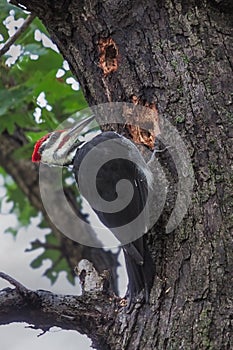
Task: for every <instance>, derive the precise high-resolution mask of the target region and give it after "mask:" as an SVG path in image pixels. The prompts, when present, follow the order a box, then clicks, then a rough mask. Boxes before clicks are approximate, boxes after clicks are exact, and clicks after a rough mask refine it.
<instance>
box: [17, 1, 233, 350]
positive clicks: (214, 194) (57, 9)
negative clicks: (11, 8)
mask: <svg viewBox="0 0 233 350" xmlns="http://www.w3.org/2000/svg"><path fill="white" fill-rule="evenodd" d="M12 2H13V3H14V4H18V5H19V4H22V5H24V6H26V7H27V9H28V10H29V11H32V12H34V13H35V14H36V15H38V16H39V18H40V19H41V20H42V22H43V23H44V24H45V26H46V28H47V29H48V31H49V33H50V34H51V37H52V39H53V40H54V42H55V43H56V44H57V46H58V48H59V50H60V51H61V53H62V54H63V56H64V58H65V59H66V60H67V61H68V62H69V64H70V67H71V69H72V71H73V73H74V75H75V76H76V77H77V79H78V81H79V82H80V84H81V86H82V89H83V91H84V94H85V96H86V98H87V101H88V102H89V104H90V105H93V104H99V103H103V102H117V101H124V102H133V101H135V99H137V101H138V103H139V104H141V105H143V106H151V105H155V106H156V108H157V109H158V112H159V116H161V117H163V118H165V119H166V120H169V121H170V122H171V123H172V124H173V126H175V127H176V128H177V129H178V130H179V133H180V135H181V137H182V139H183V140H184V142H185V144H186V146H187V148H188V150H189V153H190V156H191V157H192V164H193V167H194V171H195V185H194V191H193V196H192V203H191V205H190V207H189V211H188V215H186V217H185V219H184V220H183V221H182V223H181V224H180V225H179V227H178V228H177V229H176V230H175V231H173V232H172V233H170V234H167V235H166V234H161V233H163V232H164V227H165V225H166V223H165V217H164V218H163V219H162V220H160V222H159V223H157V224H156V226H155V227H154V230H152V233H151V234H150V235H149V236H148V240H149V244H150V249H151V252H152V255H153V258H154V263H155V266H156V276H155V281H154V287H153V289H152V293H151V300H150V304H149V305H141V304H140V305H139V304H137V305H134V307H133V308H132V309H131V310H128V311H125V310H124V309H122V310H121V311H119V312H117V313H116V315H115V319H114V320H113V323H112V325H111V327H108V332H105V333H104V332H102V333H101V336H102V337H103V340H104V341H103V343H102V344H105V345H102V347H101V346H99V349H108V348H110V349H132V350H135V349H138V350H140V349H144V350H147V349H169V350H170V349H175V350H176V349H216V350H218V349H232V348H233V341H232V328H231V327H232V324H231V322H232V308H233V305H232V304H233V300H232V290H233V284H232V260H233V253H232V231H231V230H232V221H231V215H232V197H231V196H232V187H231V184H232V183H231V180H232V178H231V175H230V171H231V164H230V163H231V162H230V160H231V159H232V148H231V144H230V142H231V141H232V136H233V135H232V129H231V126H232V94H231V93H230V86H232V77H233V74H232V67H233V62H232V57H233V52H232V47H233V42H232V20H233V9H232V5H231V4H230V2H229V1H220V2H219V1H207V0H205V1H203V2H199V1H192V0H191V1H189V2H188V1H175V2H174V1H171V0H167V1H144V2H141V1H138V0H136V1H129V0H123V1H119V0H118V1H109V0H106V1H98V0H91V1H89V0H88V1H86V0H83V1H75V0H70V1H49V0H40V1H38V0H31V1H29V0H20V2H18V1H17V0H14V1H12ZM158 230H159V232H158ZM111 315H112V313H111ZM99 327H100V328H101V323H100V324H99ZM102 327H104V325H102ZM90 336H91V335H90ZM93 338H94V335H93Z"/></svg>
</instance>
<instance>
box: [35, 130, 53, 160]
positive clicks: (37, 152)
mask: <svg viewBox="0 0 233 350" xmlns="http://www.w3.org/2000/svg"><path fill="white" fill-rule="evenodd" d="M49 135H50V134H47V135H44V136H43V137H41V139H39V140H38V141H37V143H36V144H35V146H34V151H33V153H32V162H33V163H38V162H39V161H40V160H41V155H40V152H39V149H40V146H41V145H42V143H43V142H44V141H45V140H47V138H48V137H49Z"/></svg>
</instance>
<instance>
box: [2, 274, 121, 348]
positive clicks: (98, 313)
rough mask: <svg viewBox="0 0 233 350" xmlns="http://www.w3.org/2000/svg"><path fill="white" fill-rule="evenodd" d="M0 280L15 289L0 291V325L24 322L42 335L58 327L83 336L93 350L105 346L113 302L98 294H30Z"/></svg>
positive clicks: (32, 292)
mask: <svg viewBox="0 0 233 350" xmlns="http://www.w3.org/2000/svg"><path fill="white" fill-rule="evenodd" d="M0 277H2V278H4V279H5V280H7V281H9V282H10V283H11V284H13V285H14V286H15V287H16V288H14V289H11V288H5V289H3V290H1V291H0V310H1V312H0V325H3V324H9V323H11V322H27V323H29V324H32V325H33V326H31V327H32V328H34V329H42V330H43V331H44V332H46V331H48V330H49V329H50V328H51V327H53V326H58V327H61V328H62V329H72V330H76V331H78V332H80V333H82V334H87V335H88V336H90V337H91V339H92V340H93V343H94V345H95V346H98V345H100V344H101V345H102V346H103V344H104V343H105V341H106V338H107V334H106V329H108V327H109V326H110V324H111V323H112V322H113V321H114V318H115V315H116V313H115V311H114V310H115V308H116V306H117V305H116V302H115V299H111V298H109V297H108V296H107V295H105V294H103V293H100V292H98V293H97V292H92V293H85V294H84V295H82V296H74V295H66V296H64V295H59V294H53V293H51V292H49V291H45V290H37V291H32V290H29V289H27V288H26V287H24V286H22V284H21V283H20V282H18V281H16V280H15V279H14V278H12V277H10V276H8V275H6V274H5V273H3V272H1V273H0ZM22 292H23V293H22ZM104 349H107V347H104Z"/></svg>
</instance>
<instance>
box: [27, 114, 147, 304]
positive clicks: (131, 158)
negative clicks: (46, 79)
mask: <svg viewBox="0 0 233 350" xmlns="http://www.w3.org/2000/svg"><path fill="white" fill-rule="evenodd" d="M93 119H94V117H93V116H92V117H89V118H87V119H85V120H83V121H81V122H80V123H79V124H78V125H76V126H75V127H73V128H71V129H65V130H59V131H54V132H51V133H49V134H47V135H45V136H43V137H42V138H41V139H40V140H38V141H37V143H36V144H35V147H34V152H33V154H32V161H33V162H42V163H44V164H47V165H49V166H69V165H73V173H74V176H75V179H76V182H77V184H78V185H79V184H80V179H81V180H82V182H83V183H84V186H85V191H84V192H85V193H81V194H83V196H84V197H86V193H88V188H89V186H88V174H80V166H81V164H82V161H83V160H84V159H85V157H86V156H87V155H88V154H89V152H90V151H93V150H94V149H95V150H96V151H97V155H95V156H94V157H96V158H98V157H99V158H101V157H103V159H105V157H106V156H107V158H108V159H110V160H109V161H107V162H106V163H105V164H104V165H103V166H102V168H101V169H100V170H99V171H98V172H97V175H96V188H97V190H98V193H99V195H100V196H101V197H102V198H103V199H104V200H105V201H109V203H111V201H114V200H115V199H116V198H117V197H118V193H117V183H118V182H119V181H120V180H122V179H126V180H128V181H130V183H131V185H132V187H133V196H132V200H131V202H130V203H129V204H128V205H127V206H126V207H125V208H124V209H122V210H120V211H118V212H116V213H114V212H105V211H104V210H101V209H99V208H97V209H96V206H95V205H93V203H92V196H93V194H90V193H89V196H88V198H86V199H87V200H88V201H89V204H90V205H91V206H92V207H93V210H94V211H95V212H96V214H97V216H98V217H99V219H100V221H101V222H102V223H103V224H104V225H105V226H106V227H108V228H109V229H110V231H112V232H113V234H114V235H115V236H116V237H117V238H118V239H119V241H121V243H122V248H123V251H124V256H125V263H126V268H127V274H128V280H129V282H128V290H127V297H128V298H129V300H130V302H131V301H132V299H133V298H135V297H136V296H137V295H138V294H139V293H140V292H141V291H142V290H144V297H145V299H146V301H147V302H148V299H149V292H150V289H151V287H152V283H153V271H154V268H153V261H152V258H151V256H150V253H149V250H148V247H147V244H146V241H145V235H144V233H146V232H147V230H148V223H147V222H146V221H147V219H146V218H145V217H146V216H142V217H141V219H140V223H139V229H140V230H142V231H141V234H140V235H138V234H137V233H136V232H135V236H133V234H134V232H132V230H135V231H137V230H138V228H135V226H132V227H131V228H130V226H129V227H128V226H127V222H130V221H133V220H134V219H135V218H136V217H137V216H138V215H139V214H140V213H141V212H142V211H143V208H144V206H145V203H146V200H147V195H148V191H149V190H150V187H151V186H152V178H153V177H152V173H151V172H150V170H149V168H148V166H147V164H146V162H145V161H144V159H143V157H142V155H141V154H140V152H139V151H138V149H137V147H136V146H135V145H134V144H133V143H132V142H131V141H130V140H128V139H127V138H125V137H123V136H121V135H119V134H117V133H116V132H112V131H107V132H103V133H101V134H99V135H97V136H95V137H94V138H93V139H92V140H91V141H88V142H80V141H79V140H78V137H79V135H80V133H81V131H82V129H83V128H84V127H85V126H87V125H88V124H89V123H90V122H91V121H92V120H93ZM105 141H111V142H114V141H117V142H118V144H120V145H121V147H122V150H123V157H122V152H120V153H121V154H120V155H119V157H116V156H115V155H114V156H113V158H115V159H112V160H111V154H110V153H111V147H108V146H109V144H108V143H106V146H105V147H104V148H103V147H102V148H101V149H100V150H99V151H98V147H99V146H100V145H101V144H103V142H105ZM113 148H115V147H114V146H113ZM98 152H99V153H98ZM123 158H124V159H123ZM85 178H86V183H85ZM79 188H80V186H79ZM86 190H87V191H86ZM81 192H82V191H81ZM119 199H120V198H119ZM97 201H98V200H97ZM95 202H96V198H95ZM124 225H126V226H124ZM121 227H126V232H125V231H124V230H123V235H124V234H125V235H127V234H129V235H131V236H130V237H134V239H131V238H130V239H129V240H127V238H126V239H122V237H123V235H122V231H121V234H120V235H119V234H118V231H119V230H120V228H121ZM127 227H128V230H129V231H130V230H131V232H129V231H128V232H127ZM138 237H139V238H138ZM125 242H126V244H125ZM128 242H129V243H128Z"/></svg>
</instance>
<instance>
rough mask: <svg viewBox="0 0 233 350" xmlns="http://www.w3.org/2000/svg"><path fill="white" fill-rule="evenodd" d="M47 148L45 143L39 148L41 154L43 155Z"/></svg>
mask: <svg viewBox="0 0 233 350" xmlns="http://www.w3.org/2000/svg"><path fill="white" fill-rule="evenodd" d="M45 147H46V144H45V143H44V144H42V145H41V146H40V148H39V153H40V154H41V153H43V151H44V149H45Z"/></svg>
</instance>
